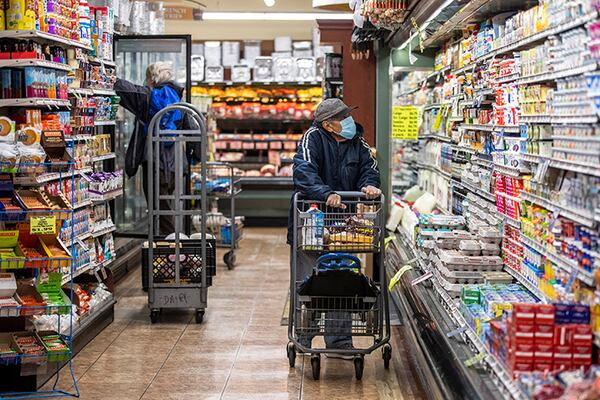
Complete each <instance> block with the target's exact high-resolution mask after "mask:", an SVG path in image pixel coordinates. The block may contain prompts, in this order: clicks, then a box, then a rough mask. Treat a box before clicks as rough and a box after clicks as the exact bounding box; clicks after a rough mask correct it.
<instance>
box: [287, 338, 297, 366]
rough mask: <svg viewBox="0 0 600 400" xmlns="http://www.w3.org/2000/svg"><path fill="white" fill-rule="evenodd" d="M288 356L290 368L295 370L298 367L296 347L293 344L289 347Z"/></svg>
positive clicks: (289, 344)
mask: <svg viewBox="0 0 600 400" xmlns="http://www.w3.org/2000/svg"><path fill="white" fill-rule="evenodd" d="M287 356H288V360H289V361H290V368H294V367H295V366H296V346H294V343H292V342H289V343H288V345H287Z"/></svg>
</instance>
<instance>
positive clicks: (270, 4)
mask: <svg viewBox="0 0 600 400" xmlns="http://www.w3.org/2000/svg"><path fill="white" fill-rule="evenodd" d="M264 1H265V6H267V7H273V6H274V5H275V0H264Z"/></svg>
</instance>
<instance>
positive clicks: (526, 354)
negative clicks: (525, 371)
mask: <svg viewBox="0 0 600 400" xmlns="http://www.w3.org/2000/svg"><path fill="white" fill-rule="evenodd" d="M534 353H535V346H534V345H533V344H515V345H514V347H513V348H512V349H511V354H510V358H511V361H513V362H517V363H533V357H534Z"/></svg>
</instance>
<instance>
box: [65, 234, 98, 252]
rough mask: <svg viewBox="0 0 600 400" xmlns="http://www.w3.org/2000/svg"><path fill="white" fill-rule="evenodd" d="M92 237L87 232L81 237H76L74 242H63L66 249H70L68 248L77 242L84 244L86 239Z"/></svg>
mask: <svg viewBox="0 0 600 400" xmlns="http://www.w3.org/2000/svg"><path fill="white" fill-rule="evenodd" d="M90 237H92V235H91V234H90V232H85V233H82V234H81V235H79V236H75V238H74V239H73V240H71V239H66V240H63V244H64V245H65V247H67V248H68V247H71V246H72V245H73V244H74V243H75V242H82V241H84V240H86V239H89V238H90Z"/></svg>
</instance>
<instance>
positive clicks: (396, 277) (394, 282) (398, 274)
mask: <svg viewBox="0 0 600 400" xmlns="http://www.w3.org/2000/svg"><path fill="white" fill-rule="evenodd" d="M411 269H413V268H412V267H411V266H410V265H405V266H404V267H402V268H400V270H399V271H398V272H396V275H394V277H393V278H392V279H391V280H390V284H389V285H388V290H389V291H390V292H391V291H392V290H393V289H394V287H395V286H396V285H397V284H398V282H400V279H401V278H402V275H404V274H405V273H406V271H410V270H411Z"/></svg>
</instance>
